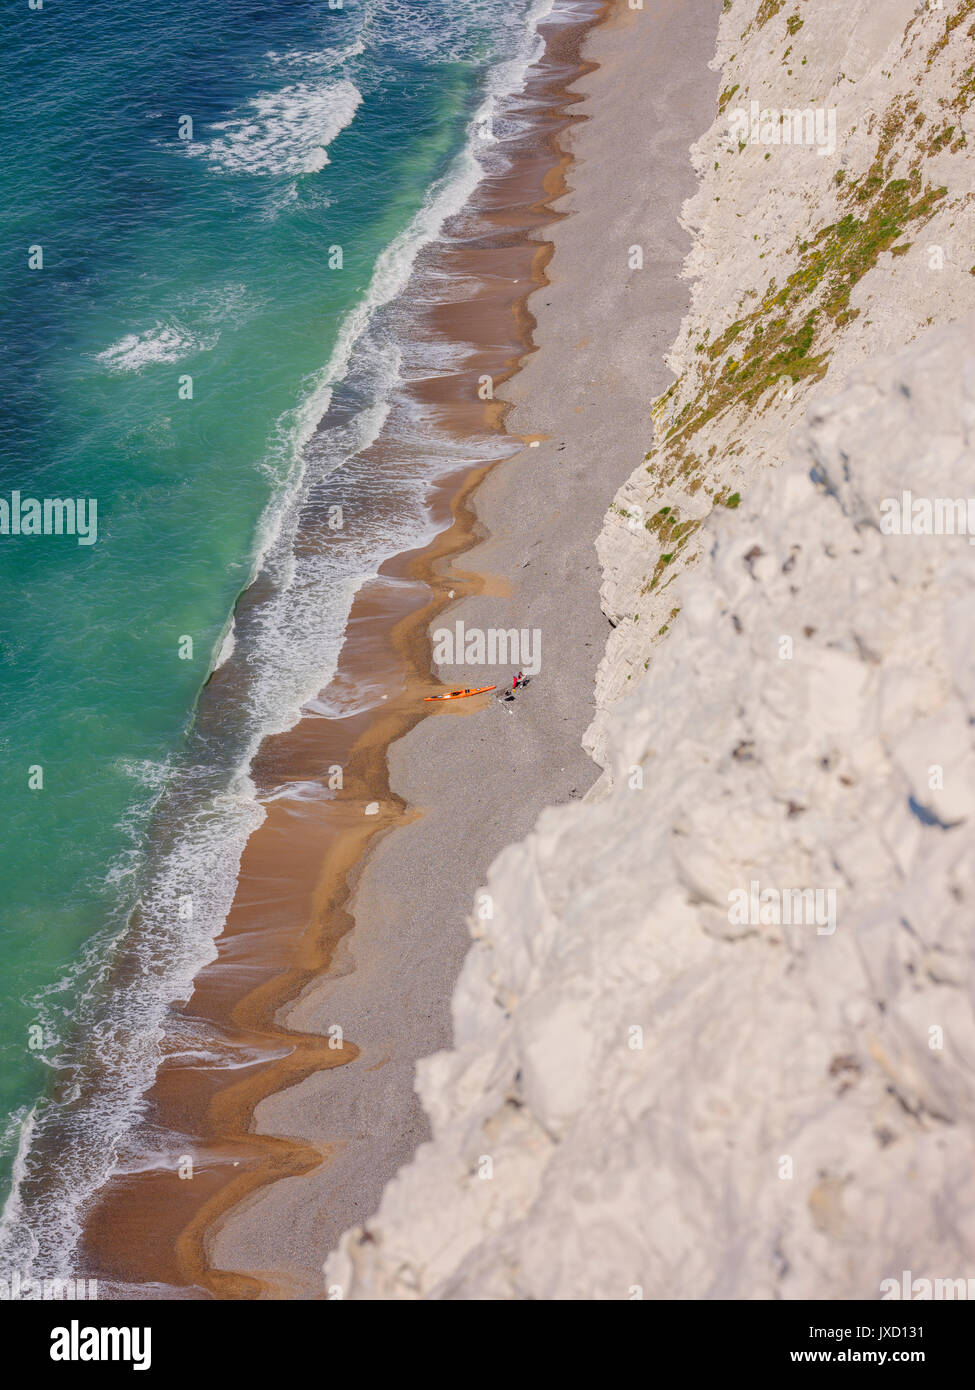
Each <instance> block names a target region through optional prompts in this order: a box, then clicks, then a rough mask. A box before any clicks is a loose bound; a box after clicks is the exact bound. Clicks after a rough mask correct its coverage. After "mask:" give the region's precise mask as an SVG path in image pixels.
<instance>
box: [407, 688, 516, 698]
mask: <svg viewBox="0 0 975 1390" xmlns="http://www.w3.org/2000/svg"><path fill="white" fill-rule="evenodd" d="M497 688H498V687H497V686H496V685H480V686H478V688H477V689H476V690H473V689H471V690H450V691H448V692H447V694H446V695H424V697H423V698H424V700H464V699H466V698H467V696H468V695H486V694H487V692H488V691H489V690H497Z"/></svg>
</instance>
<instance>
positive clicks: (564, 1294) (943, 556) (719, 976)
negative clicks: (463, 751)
mask: <svg viewBox="0 0 975 1390" xmlns="http://www.w3.org/2000/svg"><path fill="white" fill-rule="evenodd" d="M973 436H975V322H973V321H972V320H967V321H966V322H964V323H962V324H958V325H954V326H951V327H948V328H941V329H935V330H932V331H931V332H930V333H929V334H927V335H925V336H924V337H922V338H921V339H919V341H918V342H917V343H915V344H914V345H912V346H911V347H910V348H908V349H906V350H904V351H902V352H901V353H900V354H897V355H896V356H894V357H893V358H890V359H887V360H883V361H877V362H873V363H870V364H868V365H867V366H865V367H863V368H861V369H860V370H858V371H857V372H856V373H855V374H854V375H853V376H852V378H851V379H850V381H849V384H848V385H847V387H846V389H845V390H843V391H842V392H841V393H839V394H838V395H836V396H834V397H833V398H832V399H829V400H827V401H825V402H823V403H821V404H819V405H817V406H816V407H815V408H813V409H812V410H811V412H810V415H809V417H808V419H807V421H806V423H805V425H804V426H803V427H801V429H800V430H799V431H798V432H797V434H796V437H795V439H794V441H793V449H792V457H791V458H790V460H789V461H788V462H787V463H786V464H785V465H784V466H783V467H782V468H781V469H779V470H775V471H770V472H768V473H767V474H766V475H765V476H764V477H763V478H762V479H761V481H759V482H758V483H756V484H755V485H754V486H753V487H752V488H751V489H749V491H748V492H747V494H746V495H745V497H744V498H743V500H742V503H741V505H740V507H739V508H737V509H735V510H728V509H718V511H717V512H716V513H715V514H714V516H713V517H712V519H711V522H710V526H709V531H708V538H707V545H706V547H705V550H704V554H703V557H702V559H701V562H700V563H699V564H698V565H697V566H696V567H694V568H692V569H691V570H689V571H688V572H687V573H686V574H685V575H684V576H683V578H682V579H681V580H679V581H678V583H677V584H676V585H675V586H674V587H675V591H676V593H677V595H678V597H677V599H675V602H679V603H680V605H681V617H680V621H679V622H678V623H676V624H675V626H674V629H673V631H672V632H671V633H670V635H669V636H668V639H667V641H666V642H664V643H662V644H661V645H660V646H659V647H658V648H657V649H656V652H655V656H654V660H653V663H652V665H651V667H650V669H649V671H648V673H647V675H646V677H645V679H643V680H642V681H641V682H640V683H639V684H638V685H637V686H636V688H635V689H634V690H633V692H632V694H631V695H630V696H629V697H627V698H626V699H624V700H622V701H621V702H619V703H618V704H617V705H616V706H615V708H614V709H613V710H612V711H611V712H610V713H609V715H608V718H607V747H608V749H609V750H610V755H611V756H610V763H609V767H608V778H607V781H608V783H609V787H608V789H607V788H606V787H604V788H603V790H602V793H601V796H600V798H599V799H596V800H593V801H589V802H583V803H576V804H572V805H569V806H566V807H563V808H560V809H550V810H549V811H547V812H545V813H544V814H543V816H542V817H541V818H540V820H539V822H538V826H537V828H536V830H535V831H534V832H533V834H532V835H531V836H530V837H529V838H528V839H527V840H526V841H525V842H524V843H522V844H520V845H514V846H512V847H510V848H509V849H508V850H506V851H505V852H504V853H503V854H502V855H501V856H500V857H499V858H498V860H497V861H496V863H495V864H494V866H493V868H492V870H491V874H490V877H489V881H488V885H487V887H488V891H489V892H490V893H491V894H492V896H493V899H494V918H493V920H491V921H489V922H486V923H478V926H477V931H478V932H479V933H480V934H479V936H478V937H477V939H476V940H475V943H474V946H473V948H472V950H471V952H470V955H469V957H468V960H467V962H466V964H465V967H464V970H463V973H462V976H461V979H460V982H459V985H458V988H457V991H456V995H455V1000H454V1013H455V1020H456V1049H455V1050H454V1051H451V1052H446V1053H441V1054H438V1055H437V1056H434V1057H431V1058H430V1059H428V1060H427V1061H425V1062H424V1063H422V1064H421V1067H420V1071H419V1079H418V1088H419V1091H420V1094H421V1096H422V1098H423V1101H424V1104H425V1106H426V1108H427V1109H428V1111H429V1113H430V1115H431V1120H432V1128H433V1135H434V1137H433V1140H432V1142H431V1143H429V1144H427V1145H425V1146H424V1147H423V1148H421V1150H420V1151H419V1153H418V1154H417V1157H416V1159H415V1161H414V1162H413V1163H412V1164H410V1165H409V1166H408V1167H407V1168H405V1169H404V1170H403V1171H402V1172H401V1173H400V1174H399V1176H398V1177H397V1178H396V1179H395V1180H394V1181H393V1182H392V1183H391V1184H390V1186H389V1187H388V1189H387V1191H386V1194H385V1197H384V1200H383V1203H382V1206H381V1208H380V1211H379V1213H378V1215H377V1217H376V1218H375V1219H374V1220H373V1221H372V1222H371V1223H370V1235H369V1238H368V1239H367V1240H363V1238H362V1234H361V1233H357V1232H353V1233H350V1234H349V1235H347V1236H346V1237H345V1239H344V1241H343V1243H342V1246H341V1248H340V1250H339V1251H338V1252H337V1253H336V1254H335V1255H334V1256H333V1257H332V1259H331V1261H330V1264H329V1270H328V1274H329V1282H330V1283H338V1284H341V1285H342V1286H343V1289H344V1290H345V1292H346V1296H351V1297H366V1298H404V1297H427V1298H515V1299H519V1298H536V1299H539V1298H540V1299H545V1298H579V1299H586V1298H594V1297H595V1298H607V1299H613V1298H620V1299H626V1298H631V1297H635V1296H639V1295H640V1293H641V1292H642V1295H643V1296H644V1297H648V1298H654V1297H657V1298H662V1297H691V1298H706V1297H732V1298H771V1297H787V1298H807V1297H814V1298H853V1297H867V1298H870V1297H879V1296H880V1293H881V1283H882V1281H883V1280H885V1279H888V1278H892V1279H897V1280H898V1281H900V1280H901V1278H902V1271H904V1270H911V1271H912V1275H913V1276H914V1277H928V1278H955V1277H966V1275H967V1274H968V1273H970V1272H971V1271H972V1270H973V1269H975V1165H973V1164H972V1161H971V1160H972V1132H973V1123H975V1022H973V1011H972V1001H973V983H975V980H973V969H972V956H973V946H972V933H971V923H972V912H973V905H975V855H973V853H972V826H973V817H975V753H973V741H975V739H973V726H975V548H973V546H972V544H971V543H970V539H969V537H968V536H967V535H965V534H962V535H958V534H924V533H923V532H924V529H925V525H926V523H925V515H926V513H925V509H924V506H923V499H927V500H930V501H931V502H932V503H933V502H934V500H935V499H939V498H951V499H963V498H966V496H967V492H968V491H971V490H972V487H971V478H972V471H971V458H972V449H973V444H975V438H973ZM905 493H909V494H910V499H909V504H908V503H905V496H904V495H905ZM894 504H896V506H895V505H894ZM906 505H908V506H909V510H908V513H906V515H908V517H909V518H910V519H911V521H912V524H913V525H914V527H915V529H917V530H918V531H919V534H896V533H891V534H885V532H887V531H891V529H892V528H895V529H896V527H897V526H898V525H899V526H900V529H901V530H903V529H904V528H903V525H902V523H903V520H904V517H905V510H904V509H905V506H906ZM719 513H720V514H719ZM941 514H942V516H944V515H945V514H946V513H945V512H944V509H942V512H941ZM895 515H896V517H897V521H896V522H895V521H894V520H892V518H894V517H895ZM936 515H937V509H936V508H934V507H932V509H931V516H932V517H934V516H936ZM952 515H956V513H955V512H952ZM967 516H968V513H967V509H966V511H965V523H964V524H965V525H967ZM882 528H883V529H882ZM933 529H934V523H933V522H932V530H933ZM972 531H973V538H975V505H973V512H972ZM799 893H803V894H804V896H803V897H799V896H797V895H798V894H799Z"/></svg>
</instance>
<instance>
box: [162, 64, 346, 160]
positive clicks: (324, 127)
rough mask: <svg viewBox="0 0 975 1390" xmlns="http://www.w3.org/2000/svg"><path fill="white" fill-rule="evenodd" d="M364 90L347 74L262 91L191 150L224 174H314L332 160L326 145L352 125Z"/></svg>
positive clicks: (192, 146) (190, 145)
mask: <svg viewBox="0 0 975 1390" xmlns="http://www.w3.org/2000/svg"><path fill="white" fill-rule="evenodd" d="M361 102H362V95H361V93H360V92H359V89H358V88H357V87H356V85H355V83H354V82H352V81H351V80H350V79H349V78H341V79H339V80H337V81H327V82H321V81H318V82H314V81H309V82H296V83H294V84H292V85H291V86H289V87H283V88H282V89H281V90H280V91H277V92H262V93H260V94H259V95H258V96H256V97H254V98H253V99H252V100H251V101H249V102H248V103H247V106H246V107H245V108H244V110H243V111H242V112H241V114H240V115H238V116H232V117H231V118H230V119H229V120H226V121H217V122H216V123H215V124H214V125H212V126H211V127H210V129H211V130H212V131H214V132H219V133H218V134H216V135H215V136H214V138H212V139H211V140H209V141H206V142H204V141H193V142H192V143H191V144H189V145H187V147H186V148H187V153H188V154H191V155H197V156H202V157H203V158H205V159H207V160H208V161H209V162H210V164H211V165H212V166H213V167H214V168H215V169H218V170H219V171H220V172H222V173H226V174H286V175H289V176H292V177H293V176H294V175H297V174H312V173H315V172H317V171H318V170H319V169H324V167H325V165H326V164H327V163H328V162H329V159H328V147H329V145H330V144H331V143H332V141H333V140H334V139H335V138H336V136H338V135H339V134H340V133H341V132H342V131H343V130H344V129H345V128H346V126H348V125H351V123H352V121H353V119H354V117H355V113H356V111H357V110H358V109H359V106H360V104H361Z"/></svg>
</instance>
